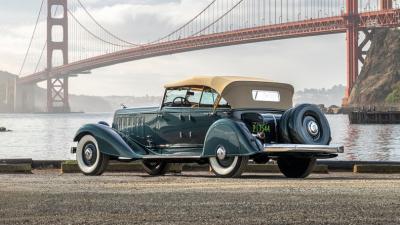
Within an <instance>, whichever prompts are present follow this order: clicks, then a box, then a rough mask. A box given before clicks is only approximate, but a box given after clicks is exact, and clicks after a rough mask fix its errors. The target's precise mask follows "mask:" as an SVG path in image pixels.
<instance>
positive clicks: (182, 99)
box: [172, 96, 188, 105]
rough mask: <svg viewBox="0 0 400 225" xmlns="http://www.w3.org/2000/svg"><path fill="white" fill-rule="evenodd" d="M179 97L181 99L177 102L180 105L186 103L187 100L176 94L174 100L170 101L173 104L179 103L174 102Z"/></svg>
mask: <svg viewBox="0 0 400 225" xmlns="http://www.w3.org/2000/svg"><path fill="white" fill-rule="evenodd" d="M178 99H180V100H181V101H180V102H179V103H180V105H185V104H186V103H188V100H187V99H186V98H184V97H182V96H178V97H176V98H174V100H173V101H172V104H173V105H178V104H179V103H177V102H175V101H176V100H178Z"/></svg>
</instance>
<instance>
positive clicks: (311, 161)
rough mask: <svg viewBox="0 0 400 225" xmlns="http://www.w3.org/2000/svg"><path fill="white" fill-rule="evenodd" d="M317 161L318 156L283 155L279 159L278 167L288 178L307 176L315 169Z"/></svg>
mask: <svg viewBox="0 0 400 225" xmlns="http://www.w3.org/2000/svg"><path fill="white" fill-rule="evenodd" d="M316 161H317V160H316V158H295V157H282V158H279V159H278V167H279V170H280V171H281V172H282V173H283V174H284V175H285V176H286V177H288V178H306V177H307V176H308V175H310V173H311V172H312V171H313V169H314V167H315V164H316Z"/></svg>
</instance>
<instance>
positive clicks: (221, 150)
mask: <svg viewBox="0 0 400 225" xmlns="http://www.w3.org/2000/svg"><path fill="white" fill-rule="evenodd" d="M217 157H218V159H219V160H224V159H225V157H226V150H225V148H224V147H222V146H219V147H218V149H217Z"/></svg>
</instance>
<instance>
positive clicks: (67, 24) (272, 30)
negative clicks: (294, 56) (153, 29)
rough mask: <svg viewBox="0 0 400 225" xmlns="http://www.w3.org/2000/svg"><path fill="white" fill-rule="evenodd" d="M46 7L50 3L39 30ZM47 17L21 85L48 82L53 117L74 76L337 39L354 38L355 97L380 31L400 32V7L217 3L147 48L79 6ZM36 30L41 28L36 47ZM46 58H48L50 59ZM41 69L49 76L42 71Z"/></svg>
mask: <svg viewBox="0 0 400 225" xmlns="http://www.w3.org/2000/svg"><path fill="white" fill-rule="evenodd" d="M45 5H46V4H45V2H44V0H43V2H42V6H41V10H40V12H39V15H38V20H37V24H38V23H39V21H40V18H41V16H42V11H45V10H44V8H45ZM78 10H79V11H80V12H84V13H85V14H86V16H87V17H88V18H90V20H91V21H92V22H93V23H94V24H95V25H96V26H97V29H91V28H89V27H88V26H86V25H85V24H83V22H81V21H80V19H79V17H78V15H77V11H78ZM81 14H82V13H81ZM46 18H47V29H46V30H47V38H46V40H45V43H44V45H43V50H42V52H41V54H40V56H38V57H37V58H36V57H33V58H34V59H36V60H37V62H36V63H34V64H32V65H34V68H33V69H32V70H33V71H31V72H29V71H28V69H27V67H28V66H27V65H28V63H27V61H28V59H29V54H30V51H29V50H30V48H28V51H27V55H26V57H25V60H24V63H23V65H22V67H21V72H20V75H21V76H20V78H19V80H18V83H19V84H32V83H37V82H41V81H47V108H48V111H49V112H65V111H69V110H70V109H69V102H68V77H69V76H76V75H78V74H82V73H87V72H88V71H90V70H92V69H95V68H100V67H105V66H110V65H114V64H118V63H123V62H128V61H134V60H140V59H144V58H151V57H156V56H162V55H168V54H176V53H180V52H188V51H194V50H200V49H207V48H215V47H221V46H229V45H239V44H244V43H251V42H261V41H269V40H278V39H288V38H298V37H306V36H315V35H324V34H334V33H346V34H347V90H346V97H348V96H349V94H350V92H351V89H352V87H353V85H354V83H355V81H356V79H357V76H358V74H359V68H360V66H361V65H362V64H363V63H364V59H365V55H366V51H367V48H368V43H369V42H370V41H371V39H372V36H373V34H374V30H376V29H380V28H392V27H399V26H400V2H397V1H396V0H394V1H392V0H299V1H288V0H229V1H226V0H213V1H212V2H211V3H210V4H209V5H208V6H207V7H206V8H205V9H204V10H202V11H201V12H200V13H199V14H197V15H196V16H195V17H194V18H193V19H191V20H190V21H188V22H187V23H186V24H184V25H183V26H181V27H180V28H178V29H177V30H175V31H173V32H171V33H170V34H168V35H166V36H164V37H162V38H160V39H158V40H156V41H152V42H150V43H145V44H135V43H131V42H129V41H126V40H123V39H121V38H119V37H118V36H116V35H115V34H113V33H111V32H110V31H108V30H107V29H106V28H104V27H103V26H102V25H101V24H100V23H98V22H97V20H96V19H95V18H94V17H93V16H92V15H91V14H90V12H89V11H88V10H87V9H86V8H85V6H84V5H83V4H82V2H81V1H80V0H47V16H46ZM57 26H58V27H61V28H62V29H59V32H58V36H59V38H58V39H59V40H56V37H57V33H55V27H57ZM37 30H38V29H37V26H36V27H35V31H34V33H33V35H32V40H31V43H32V41H33V38H34V36H35V32H38V31H37ZM94 30H97V32H95V31H94ZM60 33H61V35H60ZM360 33H361V35H360ZM360 37H363V40H362V41H359V39H360ZM45 51H46V52H47V59H46V60H43V58H44V57H43V55H44V52H45ZM55 51H59V52H61V53H62V54H61V57H58V58H57V57H55V55H53V53H54V52H55ZM359 62H360V63H361V64H359ZM42 63H45V65H44V66H42ZM41 66H42V67H43V70H40V68H41ZM26 71H28V72H26ZM22 74H23V75H22Z"/></svg>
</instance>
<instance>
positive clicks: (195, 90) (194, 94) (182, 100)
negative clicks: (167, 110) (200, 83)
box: [163, 87, 229, 107]
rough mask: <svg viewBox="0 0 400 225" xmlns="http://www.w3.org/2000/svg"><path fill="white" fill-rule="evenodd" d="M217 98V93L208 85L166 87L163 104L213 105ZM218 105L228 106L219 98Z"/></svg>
mask: <svg viewBox="0 0 400 225" xmlns="http://www.w3.org/2000/svg"><path fill="white" fill-rule="evenodd" d="M218 99H219V95H218V93H217V92H216V91H215V90H213V89H211V88H208V87H181V88H171V89H167V90H166V92H165V97H164V102H163V106H170V107H213V106H214V104H215V102H216V101H217V100H218ZM218 106H219V107H229V105H228V103H227V102H226V101H225V99H223V98H221V100H220V101H219V104H218Z"/></svg>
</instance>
